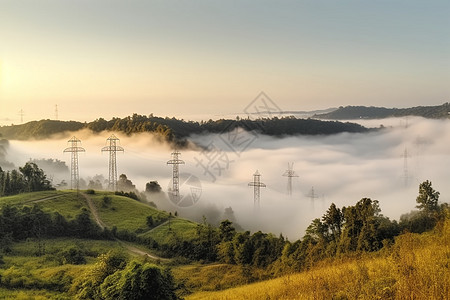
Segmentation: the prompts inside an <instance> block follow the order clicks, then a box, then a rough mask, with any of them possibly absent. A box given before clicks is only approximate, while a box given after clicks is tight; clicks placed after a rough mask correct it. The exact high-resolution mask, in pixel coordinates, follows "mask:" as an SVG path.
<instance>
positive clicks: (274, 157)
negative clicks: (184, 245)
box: [7, 118, 450, 239]
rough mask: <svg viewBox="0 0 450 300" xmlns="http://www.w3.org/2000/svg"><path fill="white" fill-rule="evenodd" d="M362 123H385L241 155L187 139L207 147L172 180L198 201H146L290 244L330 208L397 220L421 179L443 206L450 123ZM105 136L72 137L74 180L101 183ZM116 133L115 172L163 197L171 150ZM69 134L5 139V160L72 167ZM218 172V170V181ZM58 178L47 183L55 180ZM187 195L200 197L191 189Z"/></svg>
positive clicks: (254, 142)
mask: <svg viewBox="0 0 450 300" xmlns="http://www.w3.org/2000/svg"><path fill="white" fill-rule="evenodd" d="M362 124H363V125H366V126H369V127H379V126H380V125H384V126H385V129H383V130H379V131H376V132H371V133H366V134H350V133H343V134H338V135H331V136H296V137H285V138H272V137H267V136H261V135H258V136H254V135H251V134H248V135H247V137H248V138H243V139H241V141H248V143H247V144H245V145H246V146H248V147H247V148H246V149H245V150H243V149H237V148H234V149H230V147H228V146H227V143H226V142H227V140H226V139H225V140H224V139H223V136H222V138H221V136H219V135H202V136H193V137H191V140H192V141H194V142H195V143H198V144H201V145H203V146H205V147H207V146H209V147H210V149H213V151H210V152H206V151H203V152H202V151H201V150H183V151H182V153H181V159H183V160H184V161H185V164H184V165H180V173H183V176H184V174H189V175H193V176H195V177H197V178H199V180H200V182H201V197H200V198H199V200H198V202H197V203H196V204H195V205H193V206H189V207H180V206H177V205H174V204H173V203H172V202H171V201H170V200H169V198H168V197H167V195H165V196H163V197H159V198H156V197H154V196H153V197H150V200H152V201H154V202H156V203H157V205H158V206H159V207H160V208H162V209H165V210H168V211H172V212H175V211H177V212H178V214H179V215H180V216H185V217H189V218H193V219H196V220H199V219H201V216H202V215H206V216H207V218H209V219H210V220H211V219H214V220H212V221H214V222H216V221H217V220H218V219H220V218H221V216H222V214H223V211H224V210H225V208H227V207H232V209H233V211H234V215H235V217H236V220H237V223H239V224H240V225H241V226H242V227H243V228H244V229H249V230H252V231H254V230H262V231H265V232H273V233H274V234H279V233H283V234H284V235H285V236H288V237H289V238H290V239H296V238H299V237H301V236H303V235H304V230H305V229H306V227H307V226H308V225H309V224H310V222H311V220H312V219H313V218H317V217H321V216H322V215H323V214H324V213H325V211H326V209H327V208H328V207H329V205H330V204H331V203H332V202H334V203H335V204H336V205H337V206H339V207H342V206H345V205H353V204H355V203H356V202H357V201H358V200H360V199H361V198H363V197H369V198H372V199H376V200H379V202H380V206H381V209H382V213H383V214H384V215H385V216H388V217H390V218H391V219H398V218H399V216H400V215H401V214H403V213H406V212H409V211H410V210H412V209H414V207H415V205H416V203H415V198H416V196H417V194H418V185H419V183H420V182H422V181H424V180H431V181H432V183H433V187H434V188H435V189H436V190H438V191H440V192H441V201H443V202H449V199H450V185H449V184H448V180H449V179H450V176H449V174H450V170H449V169H448V165H449V163H450V156H449V155H448V151H449V149H448V148H449V147H450V146H448V145H449V141H450V121H449V120H426V119H422V118H409V119H408V120H406V119H385V120H375V121H373V120H372V121H362ZM110 134H111V133H109V132H107V133H103V134H101V135H98V136H94V135H92V134H90V133H89V132H87V131H83V132H77V133H75V135H76V136H77V137H78V138H79V139H80V140H81V141H82V145H81V146H82V147H84V148H85V149H86V152H85V153H81V154H80V156H79V169H80V176H81V177H83V178H85V179H86V180H88V179H89V178H93V177H94V176H95V175H103V177H104V178H108V159H109V156H108V153H102V152H101V148H102V147H103V146H105V145H106V139H107V138H108V137H109V135H110ZM115 134H116V136H117V137H119V138H120V140H121V141H120V142H121V145H122V146H123V147H124V148H125V152H124V153H118V154H117V164H118V173H119V174H122V173H124V174H126V175H127V177H128V179H130V180H131V181H132V182H133V184H135V185H136V187H137V188H138V189H139V190H140V191H143V190H144V189H145V184H146V183H147V182H149V181H152V180H157V181H158V182H159V183H160V185H161V186H162V188H163V191H164V192H167V191H168V187H169V185H170V184H171V176H172V168H171V166H168V165H167V164H166V162H167V161H168V160H170V159H171V156H170V153H171V152H172V149H171V147H170V146H169V145H166V144H161V143H159V142H158V141H156V140H155V139H154V138H153V136H152V135H150V134H139V135H134V136H131V137H126V136H124V135H122V134H121V133H115ZM71 137H72V135H67V136H65V137H64V138H63V139H61V138H58V139H52V140H45V141H33V142H29V141H28V142H19V141H10V148H9V151H8V154H7V159H8V160H9V161H12V162H14V163H15V164H16V166H21V165H23V164H24V163H25V162H26V161H28V160H29V159H30V158H36V159H40V158H53V159H59V160H63V161H65V162H66V164H67V165H68V166H70V154H69V153H63V150H64V149H65V148H66V147H68V146H69V145H68V144H67V140H69V139H70V138H71ZM241 138H242V137H241ZM239 145H240V146H242V143H241V144H239ZM214 149H216V150H217V151H216V150H214ZM218 150H220V152H219V151H218ZM233 150H235V151H233ZM405 153H406V158H405ZM212 155H217V156H216V157H213V156H212ZM208 157H209V158H213V160H214V159H215V161H214V162H215V163H216V164H213V165H211V168H210V169H209V171H211V173H207V172H205V169H203V168H202V167H201V166H200V165H199V164H198V161H202V163H203V164H206V162H207V160H208ZM217 158H219V160H217ZM227 159H228V160H229V161H228V162H229V165H227ZM288 162H292V163H294V170H295V172H296V174H297V175H298V176H299V177H294V178H293V179H292V196H288V195H287V177H283V176H282V175H283V174H284V173H285V171H286V169H287V165H288ZM217 166H220V167H221V168H222V169H221V170H220V174H219V171H218V169H217V168H216V167H217ZM256 170H258V171H259V172H260V173H261V181H262V182H263V183H265V184H266V185H267V187H266V188H261V203H260V208H259V209H255V206H254V203H253V188H252V187H249V186H248V183H249V182H250V181H252V180H253V177H252V175H253V173H254V172H255V171H256ZM211 175H214V176H215V180H214V179H213V178H212V176H211ZM53 176H55V175H53ZM66 176H67V177H66V178H65V180H66V181H67V182H70V175H69V174H66ZM55 177H56V176H55ZM60 179H61V178H54V180H55V181H56V180H60ZM180 186H181V194H182V196H183V197H185V196H186V195H187V194H189V193H191V192H192V189H191V188H192V187H193V186H192V185H190V184H188V183H186V184H185V182H183V180H182V181H181V182H180ZM194 188H197V189H196V192H195V193H196V194H197V195H200V191H199V189H198V188H199V186H198V184H197V183H195V184H194ZM312 189H314V194H312Z"/></svg>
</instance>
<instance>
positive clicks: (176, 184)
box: [167, 150, 184, 203]
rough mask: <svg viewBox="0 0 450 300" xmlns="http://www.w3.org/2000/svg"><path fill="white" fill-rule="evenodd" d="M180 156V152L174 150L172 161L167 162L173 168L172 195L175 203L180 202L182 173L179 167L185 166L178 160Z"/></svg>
mask: <svg viewBox="0 0 450 300" xmlns="http://www.w3.org/2000/svg"><path fill="white" fill-rule="evenodd" d="M180 154H181V153H180V152H179V151H178V150H174V151H173V152H172V159H171V160H169V161H168V162H167V164H168V165H172V166H173V175H172V191H171V192H170V193H171V195H172V197H173V199H172V200H173V201H175V203H178V201H179V200H180V199H179V198H180V171H179V167H178V165H184V161H183V160H181V159H179V158H178V156H179V155H180Z"/></svg>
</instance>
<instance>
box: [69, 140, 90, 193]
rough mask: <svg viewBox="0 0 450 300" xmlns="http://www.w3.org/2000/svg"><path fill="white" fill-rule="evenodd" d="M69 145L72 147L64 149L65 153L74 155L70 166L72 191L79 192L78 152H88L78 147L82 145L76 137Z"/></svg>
mask: <svg viewBox="0 0 450 300" xmlns="http://www.w3.org/2000/svg"><path fill="white" fill-rule="evenodd" d="M68 143H70V147H68V148H66V149H64V152H71V153H72V163H71V165H70V188H71V189H72V190H73V189H74V188H75V189H76V190H77V191H78V190H79V188H80V176H79V171H78V152H85V151H86V150H85V149H84V148H82V147H79V146H78V143H80V144H81V141H80V140H79V139H77V138H76V137H75V136H74V137H72V138H71V139H70V140H69V141H68Z"/></svg>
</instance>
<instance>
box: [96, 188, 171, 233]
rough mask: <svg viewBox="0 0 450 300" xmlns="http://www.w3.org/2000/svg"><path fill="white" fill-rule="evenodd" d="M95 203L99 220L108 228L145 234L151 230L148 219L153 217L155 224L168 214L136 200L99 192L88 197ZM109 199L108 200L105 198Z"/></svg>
mask: <svg viewBox="0 0 450 300" xmlns="http://www.w3.org/2000/svg"><path fill="white" fill-rule="evenodd" d="M88 196H89V197H90V198H91V199H92V200H93V202H94V204H95V206H96V208H97V212H98V215H99V218H100V219H101V220H102V221H103V223H105V225H106V226H108V227H109V228H112V227H113V226H116V227H117V229H118V230H128V231H130V232H144V231H147V230H149V227H148V226H147V217H148V216H152V218H153V220H154V221H155V223H157V222H158V220H160V221H163V220H165V219H167V217H168V214H167V213H166V212H162V211H159V210H157V209H155V208H153V207H151V206H149V205H147V204H145V203H142V202H139V201H136V200H134V199H131V198H128V197H124V196H118V195H114V194H113V193H110V192H98V191H96V192H95V194H94V195H88ZM105 197H107V199H106V198H105Z"/></svg>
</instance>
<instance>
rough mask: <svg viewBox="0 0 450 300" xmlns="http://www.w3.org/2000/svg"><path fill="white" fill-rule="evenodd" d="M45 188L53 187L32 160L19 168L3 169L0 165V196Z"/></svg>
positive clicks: (50, 188) (44, 189)
mask: <svg viewBox="0 0 450 300" xmlns="http://www.w3.org/2000/svg"><path fill="white" fill-rule="evenodd" d="M46 190H54V188H53V187H52V184H51V182H50V180H48V179H47V175H46V174H45V173H44V171H43V170H42V169H40V168H39V167H38V166H37V165H36V164H35V163H33V162H27V163H26V164H25V165H24V166H23V167H19V170H16V169H14V170H12V171H3V169H2V167H0V197H1V196H10V195H16V194H20V193H28V192H37V191H46Z"/></svg>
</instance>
